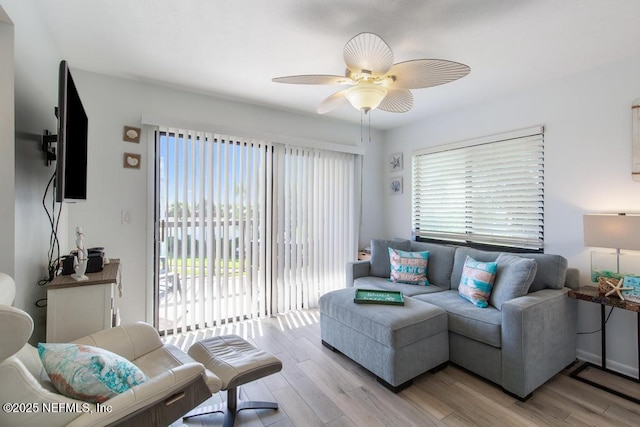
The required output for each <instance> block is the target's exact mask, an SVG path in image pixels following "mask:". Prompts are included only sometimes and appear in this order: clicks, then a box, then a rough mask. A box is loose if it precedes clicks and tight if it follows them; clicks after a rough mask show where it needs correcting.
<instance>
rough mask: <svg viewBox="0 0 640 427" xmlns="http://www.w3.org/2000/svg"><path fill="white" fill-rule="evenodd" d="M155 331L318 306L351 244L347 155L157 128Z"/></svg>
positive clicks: (337, 280)
mask: <svg viewBox="0 0 640 427" xmlns="http://www.w3.org/2000/svg"><path fill="white" fill-rule="evenodd" d="M157 135H158V137H157V153H158V155H157V161H158V164H157V178H156V185H157V187H158V189H157V192H156V194H157V196H156V197H157V205H158V206H157V215H158V221H157V222H158V224H159V236H158V237H159V238H158V242H157V245H156V252H157V254H158V263H157V264H158V268H157V277H158V280H157V282H158V283H157V293H156V301H157V303H156V309H157V310H156V312H157V320H156V321H157V324H158V327H159V329H160V330H161V331H163V332H165V333H169V332H170V333H175V332H177V331H179V330H183V331H184V330H189V329H197V328H202V327H210V326H214V325H220V324H223V323H229V322H233V321H237V320H244V319H251V318H258V317H262V316H269V315H271V314H272V313H274V312H278V313H280V312H285V311H288V310H294V309H300V308H312V307H316V306H317V301H318V298H319V296H320V295H322V294H323V293H324V292H327V291H328V290H332V289H335V288H337V287H340V286H341V285H342V284H343V283H344V277H343V275H344V265H345V263H346V262H347V261H348V260H351V259H352V258H353V256H354V254H355V253H356V236H355V225H356V222H355V218H354V217H355V214H354V212H355V206H354V203H355V202H354V200H355V196H354V194H353V192H354V188H355V182H354V181H355V178H354V176H355V172H354V164H355V156H354V155H353V154H344V153H334V152H331V151H323V150H310V149H302V148H296V147H285V146H283V145H280V144H274V143H270V142H266V141H261V140H255V139H246V138H239V137H235V136H228V135H219V134H214V133H211V132H198V131H193V130H187V129H176V128H168V127H159V128H158V132H157Z"/></svg>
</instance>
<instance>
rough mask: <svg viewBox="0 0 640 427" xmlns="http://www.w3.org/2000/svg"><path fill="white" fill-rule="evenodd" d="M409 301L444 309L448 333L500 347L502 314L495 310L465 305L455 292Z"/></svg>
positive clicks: (417, 296)
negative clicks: (418, 301) (446, 315)
mask: <svg viewBox="0 0 640 427" xmlns="http://www.w3.org/2000/svg"><path fill="white" fill-rule="evenodd" d="M411 299H417V300H420V301H424V302H428V303H431V304H433V305H437V306H438V307H440V308H442V309H444V310H445V311H446V312H447V313H448V316H449V331H450V332H454V333H456V334H458V335H462V336H465V337H467V338H471V339H473V340H476V341H480V342H482V343H485V344H488V345H491V346H493V347H498V348H500V347H502V313H501V312H500V311H499V310H498V309H497V308H495V307H487V308H478V307H476V306H475V305H473V304H466V303H464V301H462V300H461V299H460V296H459V295H458V291H456V290H449V291H444V292H438V293H431V294H422V295H416V296H415V297H411ZM470 357H471V356H470Z"/></svg>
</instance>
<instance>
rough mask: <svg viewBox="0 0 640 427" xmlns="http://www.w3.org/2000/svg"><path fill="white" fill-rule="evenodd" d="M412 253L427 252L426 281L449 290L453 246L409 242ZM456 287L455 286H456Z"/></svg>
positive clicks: (454, 249) (453, 252)
mask: <svg viewBox="0 0 640 427" xmlns="http://www.w3.org/2000/svg"><path fill="white" fill-rule="evenodd" d="M411 250H412V251H429V267H428V268H427V280H428V281H429V283H430V284H432V285H433V284H436V285H438V286H440V287H442V288H445V289H451V272H452V271H453V258H454V254H455V251H456V247H455V246H449V245H444V244H438V243H427V242H411ZM456 285H457V284H456Z"/></svg>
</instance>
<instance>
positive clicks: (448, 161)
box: [412, 127, 544, 251]
mask: <svg viewBox="0 0 640 427" xmlns="http://www.w3.org/2000/svg"><path fill="white" fill-rule="evenodd" d="M412 166H413V168H412V179H413V187H412V228H413V234H414V235H415V236H416V237H418V238H425V239H435V240H444V241H450V242H456V243H471V244H482V245H495V246H503V247H514V248H519V249H529V250H535V251H540V250H542V249H543V245H544V133H543V128H542V127H537V128H532V129H525V130H522V131H516V132H512V133H509V134H501V135H495V136H491V137H486V138H482V139H478V140H475V141H469V142H465V143H458V144H453V145H447V146H443V147H435V148H431V149H428V150H421V151H416V152H415V153H414V155H413V157H412Z"/></svg>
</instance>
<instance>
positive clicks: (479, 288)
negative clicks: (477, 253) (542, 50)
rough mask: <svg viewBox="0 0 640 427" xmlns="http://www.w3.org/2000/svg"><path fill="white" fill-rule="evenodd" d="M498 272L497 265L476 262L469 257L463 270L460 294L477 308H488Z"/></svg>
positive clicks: (459, 287) (459, 288)
mask: <svg viewBox="0 0 640 427" xmlns="http://www.w3.org/2000/svg"><path fill="white" fill-rule="evenodd" d="M496 271H498V264H497V263H495V262H481V261H476V260H475V259H473V258H471V257H470V256H467V259H466V260H465V262H464V268H463V269H462V277H461V278H460V286H458V293H459V294H460V296H461V297H462V298H464V299H466V300H469V301H471V302H472V303H473V304H475V305H476V306H477V307H481V308H485V307H487V306H488V305H489V304H488V303H487V301H489V296H490V295H491V288H493V281H494V279H495V278H496Z"/></svg>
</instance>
